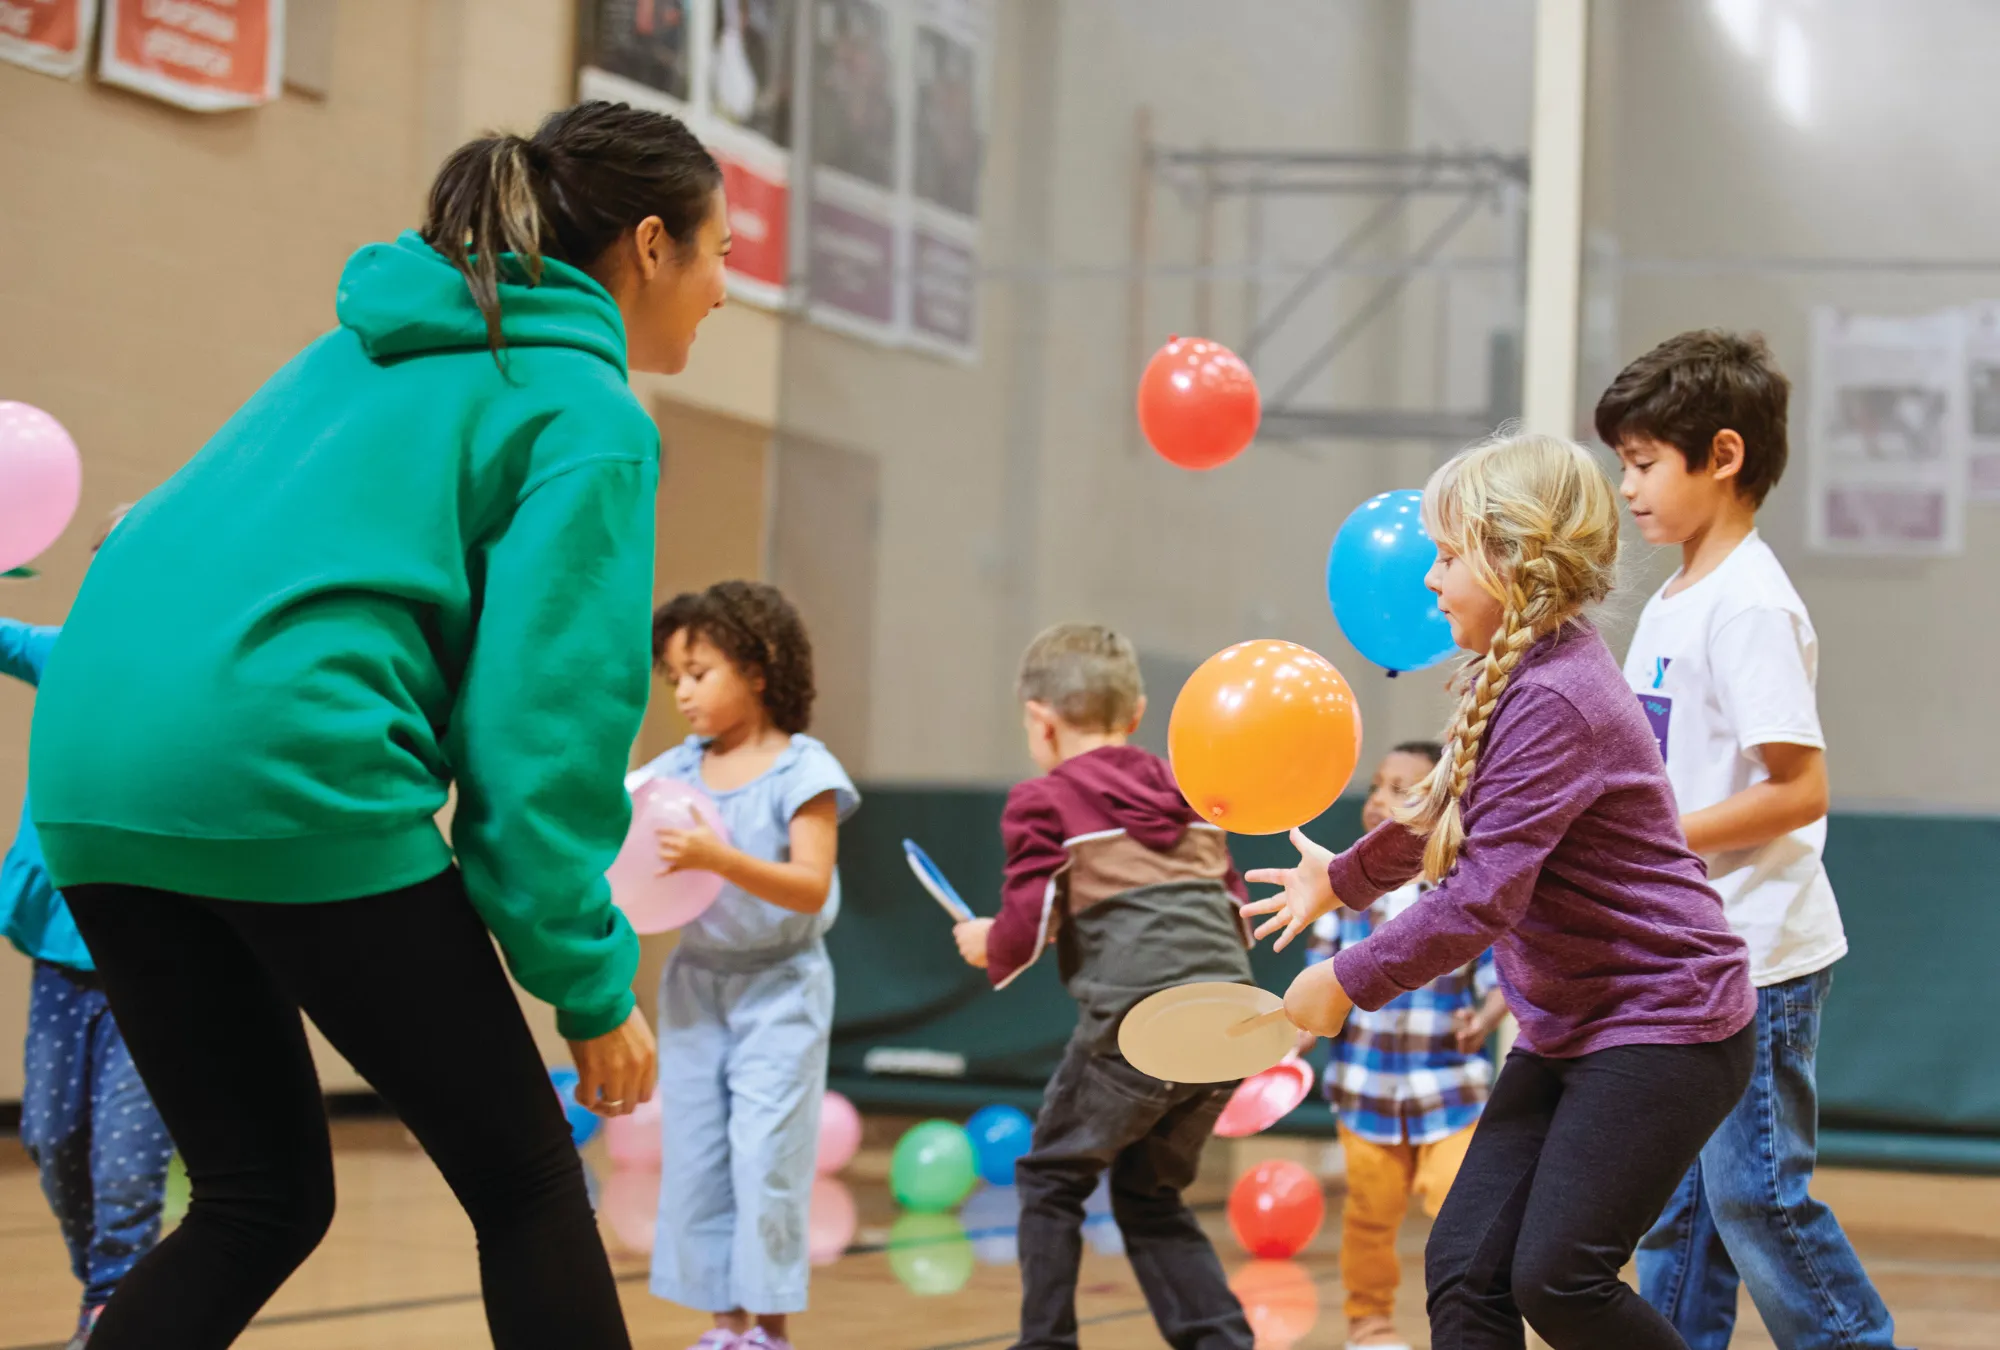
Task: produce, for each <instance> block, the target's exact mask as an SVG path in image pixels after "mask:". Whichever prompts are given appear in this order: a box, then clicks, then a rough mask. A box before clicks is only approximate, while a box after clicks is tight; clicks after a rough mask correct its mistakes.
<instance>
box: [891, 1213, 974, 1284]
mask: <svg viewBox="0 0 2000 1350" xmlns="http://www.w3.org/2000/svg"><path fill="white" fill-rule="evenodd" d="M974 1264H975V1262H974V1259H973V1252H972V1239H971V1238H968V1237H967V1236H966V1235H965V1225H964V1224H962V1223H960V1222H959V1221H958V1216H957V1215H956V1214H905V1215H902V1216H901V1217H899V1218H898V1219H897V1220H896V1222H895V1223H894V1224H893V1225H892V1226H891V1227H890V1229H889V1269H890V1270H892V1271H894V1272H895V1275H896V1278H897V1279H898V1280H901V1281H902V1282H903V1287H904V1288H905V1289H908V1290H909V1291H910V1292H911V1293H913V1294H917V1295H920V1296H922V1297H926V1298H930V1297H935V1296H937V1295H940V1294H956V1293H957V1292H958V1291H959V1290H961V1289H963V1288H965V1282H966V1281H967V1280H969V1279H971V1278H972V1268H973V1266H974Z"/></svg>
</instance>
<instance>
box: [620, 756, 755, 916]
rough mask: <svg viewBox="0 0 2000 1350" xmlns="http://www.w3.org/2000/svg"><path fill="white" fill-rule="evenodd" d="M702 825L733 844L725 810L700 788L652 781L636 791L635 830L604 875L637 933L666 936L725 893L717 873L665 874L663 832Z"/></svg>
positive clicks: (634, 804)
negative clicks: (663, 866) (730, 839)
mask: <svg viewBox="0 0 2000 1350" xmlns="http://www.w3.org/2000/svg"><path fill="white" fill-rule="evenodd" d="M697 821H699V822H700V823H701V824H703V825H706V826H708V828H709V829H710V830H712V831H713V832H714V833H715V837H716V838H718V839H720V840H721V841H722V842H723V843H725V844H727V843H728V842H729V827H728V826H726V825H724V824H723V823H722V814H721V812H719V811H717V810H716V809H715V803H714V802H712V801H710V800H709V799H708V794H707V793H705V792H703V791H702V790H701V789H700V788H698V787H694V786H692V785H690V784H687V783H683V782H681V781H680V780H678V779H673V778H648V779H647V780H646V781H645V782H643V783H641V784H639V786H637V787H635V788H633V789H632V827H631V829H630V830H629V831H627V833H626V835H625V846H624V847H623V848H621V849H619V850H618V857H617V859H616V860H615V861H613V862H612V864H611V870H610V871H608V872H606V873H605V874H604V875H605V876H606V877H607V878H609V879H610V881H611V899H612V903H614V904H616V905H617V906H618V908H620V909H622V910H624V911H625V917H626V918H627V919H629V920H630V921H631V923H632V927H633V928H634V929H635V930H636V931H638V932H641V933H664V932H666V931H667V930H669V929H672V928H680V927H683V926H685V925H687V924H690V923H693V922H694V921H695V920H696V919H698V918H700V917H701V914H702V912H703V911H704V910H706V909H707V908H708V907H709V906H710V905H712V904H714V903H715V898H716V897H717V896H718V895H721V894H722V878H721V877H719V876H717V875H716V874H715V873H713V872H669V873H667V874H666V875H664V876H662V875H661V874H660V838H659V836H660V831H661V830H686V829H692V828H693V827H694V825H695V823H696V822H697Z"/></svg>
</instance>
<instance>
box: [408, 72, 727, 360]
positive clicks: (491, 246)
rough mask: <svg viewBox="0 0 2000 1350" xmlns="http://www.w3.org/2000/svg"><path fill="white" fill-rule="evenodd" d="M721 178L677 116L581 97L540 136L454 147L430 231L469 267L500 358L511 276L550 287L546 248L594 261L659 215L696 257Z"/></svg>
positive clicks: (428, 217)
mask: <svg viewBox="0 0 2000 1350" xmlns="http://www.w3.org/2000/svg"><path fill="white" fill-rule="evenodd" d="M721 186H722V170H721V168H720V167H719V166H718V165H717V164H716V162H715V159H714V157H713V156H711V155H710V154H709V153H708V151H707V150H706V149H704V148H703V146H702V144H701V142H700V141H699V140H697V139H696V138H695V136H694V133H693V132H691V131H689V130H688V129H687V127H686V126H685V125H684V124H682V122H681V121H680V120H679V119H678V118H675V117H669V116H668V115H667V114H665V113H656V112H643V111H640V110H638V109H635V108H631V107H628V106H626V105H625V104H623V103H603V102H591V103H579V104H578V105H576V106H575V107H573V108H566V109H564V110H563V111H561V112H558V113H553V114H551V115H550V116H549V118H548V119H547V120H546V121H544V122H543V123H542V125H541V126H540V127H539V128H537V129H536V131H535V134H534V136H533V137H532V138H530V139H523V138H522V137H520V136H485V137H481V138H480V139H479V140H476V141H471V142H469V143H467V144H465V145H462V146H460V147H459V148H458V149H457V150H455V151H453V152H452V154H451V157H450V158H449V159H447V160H445V162H444V167H442V168H441V169H439V170H438V175H437V179H436V180H435V181H434V182H433V183H432V184H431V193H430V202H429V206H428V208H427V210H426V212H425V217H424V225H423V229H422V231H421V233H422V235H423V238H424V242H425V243H427V244H429V245H430V246H431V247H432V248H434V249H436V250H437V251H438V253H439V254H440V255H442V256H443V258H444V260H445V261H446V262H448V263H450V264H451V265H452V266H453V267H454V268H456V269H458V271H459V273H460V274H461V275H463V276H464V277H465V284H466V286H467V288H468V289H469V290H470V291H471V292H472V299H473V303H474V304H476V305H478V306H479V312H480V314H481V315H483V316H484V317H485V319H486V340H487V345H488V346H489V347H491V348H492V350H493V353H494V355H495V356H496V357H497V356H498V355H499V353H500V350H501V349H502V348H503V347H504V346H506V341H507V340H506V336H505V334H504V333H503V332H502V331H501V327H500V285H501V283H502V282H503V281H516V280H523V281H525V282H526V283H527V284H528V285H530V286H536V285H540V284H541V280H542V262H543V259H545V258H553V259H555V260H556V261H558V262H563V263H568V264H570V265H571V266H574V267H580V268H583V269H585V270H586V271H587V270H589V269H590V268H591V267H592V266H593V265H594V264H596V263H597V262H598V261H599V259H601V258H602V257H603V255H604V253H605V252H606V251H607V250H608V249H609V248H610V247H611V246H612V245H613V244H615V243H617V242H618V240H619V239H620V238H621V237H622V236H623V235H625V234H626V233H627V232H628V231H630V230H631V229H633V228H634V227H635V226H637V225H638V224H639V223H640V222H641V221H643V220H645V219H647V218H648V217H653V216H657V217H658V218H659V220H660V223H661V225H663V226H664V227H665V229H666V232H667V235H668V236H669V237H670V238H671V239H673V240H674V242H675V244H676V245H677V246H678V247H679V249H680V251H681V254H682V256H686V255H687V254H689V253H691V252H692V251H693V249H694V245H695V239H696V236H697V234H698V233H699V232H700V230H701V226H702V222H703V221H705V220H707V219H708V216H709V213H710V212H711V211H712V210H713V209H714V200H715V193H716V191H717V189H718V188H720V187H721Z"/></svg>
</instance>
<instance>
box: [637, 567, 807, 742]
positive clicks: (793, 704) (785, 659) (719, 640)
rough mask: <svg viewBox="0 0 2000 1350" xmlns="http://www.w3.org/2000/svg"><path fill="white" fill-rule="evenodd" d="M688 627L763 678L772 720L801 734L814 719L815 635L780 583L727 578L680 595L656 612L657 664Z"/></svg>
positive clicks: (746, 673) (747, 673)
mask: <svg viewBox="0 0 2000 1350" xmlns="http://www.w3.org/2000/svg"><path fill="white" fill-rule="evenodd" d="M683 631H685V632H686V633H687V635H688V637H689V638H690V639H692V638H697V637H699V638H701V639H703V640H705V641H706V642H708V644H709V645H710V646H712V647H714V648H715V649H716V650H717V651H719V652H721V653H722V654H723V656H724V657H726V658H727V659H728V661H729V664H730V665H732V666H735V667H736V669H737V671H738V672H739V673H740V674H741V675H742V676H743V677H744V678H745V679H746V680H747V679H754V678H757V677H762V679H763V681H764V695H763V697H764V711H765V712H767V713H769V714H770V715H771V725H772V726H775V727H776V728H777V729H778V730H780V731H782V732H784V733H786V734H787V735H797V734H798V733H799V732H802V731H804V730H805V729H806V728H807V727H808V726H810V725H811V724H812V705H813V698H814V696H815V694H816V693H817V692H818V691H817V690H815V689H814V687H813V657H812V639H811V638H809V637H807V636H806V626H805V624H804V623H803V622H802V621H801V620H800V618H799V612H798V610H796V609H794V608H792V602H791V601H789V600H787V599H785V596H784V592H782V591H780V590H779V589H778V588H777V587H776V586H767V585H765V584H764V583H763V582H761V581H721V582H717V583H716V584H715V585H713V586H710V587H709V588H708V589H707V590H705V591H688V592H685V593H683V594H680V595H677V596H675V597H674V598H673V599H671V600H669V601H667V603H666V604H664V605H661V606H660V607H659V608H658V609H657V610H655V611H654V612H653V664H654V665H655V666H659V667H662V668H664V666H665V665H666V659H667V643H668V642H669V641H671V640H672V639H673V636H674V634H676V633H679V632H683Z"/></svg>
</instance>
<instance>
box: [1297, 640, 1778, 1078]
mask: <svg viewBox="0 0 2000 1350" xmlns="http://www.w3.org/2000/svg"><path fill="white" fill-rule="evenodd" d="M1461 806H1462V807H1463V810H1464V819H1465V831H1466V839H1465V847H1464V849H1463V850H1462V851H1461V853H1460V854H1459V861H1458V866H1457V868H1456V870H1454V871H1453V872H1452V873H1451V874H1450V875H1449V876H1447V877H1446V878H1445V879H1444V881H1443V883H1442V884H1440V885H1438V886H1437V887H1435V888H1434V889H1432V890H1430V891H1429V892H1427V893H1426V894H1425V895H1424V897H1423V898H1422V899H1421V900H1419V901H1417V902H1416V903H1415V904H1414V905H1412V906H1411V907H1410V908H1409V909H1407V910H1405V911H1404V912H1403V913H1402V914H1400V915H1398V916H1397V917H1396V918H1394V919H1392V920H1390V921H1389V922H1388V923H1386V924H1383V925H1382V926H1381V927H1380V928H1378V929H1376V930H1375V932H1374V933H1373V934H1372V935H1371V936H1370V937H1369V939H1368V940H1367V941H1366V942H1363V943H1359V944H1357V945H1356V946H1353V947H1349V948H1347V949H1345V950H1343V951H1342V952H1341V953H1340V954H1339V955H1338V956H1336V957H1335V958H1334V963H1333V964H1334V973H1335V975H1336V977H1337V978H1338V979H1339V981H1340V986H1341V988H1342V989H1344V990H1346V991H1347V994H1348V996H1349V997H1350V998H1352V999H1353V1000H1354V1002H1355V1004H1356V1006H1358V1007H1362V1008H1370V1009H1373V1008H1379V1007H1381V1006H1382V1005H1383V1004H1385V1003H1387V1002H1388V1001H1389V1000H1390V999H1392V998H1394V997H1396V996H1397V995H1398V994H1401V993H1403V992H1405V991H1406V990H1410V989H1416V988H1420V987H1421V986H1423V985H1425V984H1428V983H1429V982H1430V981H1432V980H1433V979H1436V978H1437V977H1438V976H1440V975H1442V974H1444V973H1445V972H1447V971H1451V970H1457V969H1459V968H1460V967H1461V966H1464V965H1465V964H1466V963H1467V962H1468V961H1471V960H1472V959H1473V958H1474V957H1476V956H1478V955H1479V953H1480V952H1482V951H1484V950H1485V949H1486V948H1487V947H1488V946H1491V947H1492V948H1493V951H1494V957H1495V959H1496V961H1497V963H1498V966H1499V972H1500V981H1501V984H1502V986H1503V987H1504V988H1505V990H1506V994H1507V1004H1508V1007H1510V1008H1511V1009H1512V1010H1513V1012H1514V1015H1515V1016H1516V1017H1517V1018H1519V1019H1520V1024H1521V1034H1520V1039H1519V1044H1520V1046H1521V1048H1522V1049H1524V1050H1528V1051H1531V1052H1533V1053H1535V1054H1539V1055H1547V1056H1551V1057H1555V1058H1570V1057H1573V1056H1576V1055H1585V1054H1589V1053H1591V1052H1592V1051H1595V1050H1605V1049H1609V1048H1610V1047H1612V1046H1616V1045H1697V1044H1703V1043H1706V1042H1711V1041H1720V1040H1725V1039H1727V1038H1728V1037H1729V1036H1731V1035H1734V1034H1735V1033H1736V1032H1737V1031H1740V1030H1741V1029H1742V1028H1743V1027H1744V1026H1745V1025H1746V1024H1747V1023H1748V1022H1749V1021H1750V1019H1751V1017H1752V1016H1753V1015H1754V1013H1755V1011H1756V1006H1757V996H1756V993H1755V991H1754V990H1753V989H1752V988H1751V985H1750V961H1749V955H1748V951H1747V949H1746V948H1745V946H1744V943H1743V940H1742V939H1741V938H1739V937H1737V936H1736V935H1735V934H1734V933H1733V932H1731V931H1730V929H1729V925H1728V923H1727V922H1726V921H1725V920H1724V919H1723V916H1722V901H1721V900H1720V899H1718V898H1717V896H1716V894H1715V892H1714V891H1713V890H1711V889H1709V885H1708V880H1707V872H1706V870H1705V869H1704V867H1703V865H1702V862H1701V860H1700V859H1699V858H1697V857H1696V856H1695V855H1694V854H1693V853H1690V852H1689V851H1688V847H1687V840H1686V837H1685V836H1684V835H1683V834H1682V832H1681V825H1680V816H1679V813H1678V812H1677V811H1676V809H1675V806H1674V794H1673V789H1672V787H1671V786H1669V784H1668V782H1667V773H1666V768H1665V766H1664V765H1663V764H1661V762H1660V750H1659V743H1658V742H1657V741H1656V740H1655V739H1654V736H1653V732H1652V729H1651V728H1650V727H1649V726H1648V725H1647V722H1646V716H1645V713H1644V712H1643V711H1642V710H1641V709H1640V707H1639V702H1638V700H1637V699H1635V698H1634V697H1633V696H1632V691H1631V689H1630V687H1629V686H1627V684H1626V683H1625V677H1624V675H1623V674H1622V673H1621V672H1620V671H1619V669H1618V663H1617V662H1616V661H1614V660H1613V659H1612V656H1611V653H1610V651H1609V650H1608V649H1607V648H1606V647H1605V645H1604V639H1603V638H1601V637H1599V636H1598V634H1597V631H1596V629H1594V628H1592V627H1590V626H1589V625H1588V624H1583V623H1576V624H1572V625H1570V626H1569V627H1568V628H1566V629H1564V630H1563V631H1562V632H1560V633H1558V634H1556V635H1555V636H1553V637H1549V638H1545V639H1543V640H1542V641H1541V642H1539V643H1537V644H1536V645H1535V646H1534V647H1532V648H1530V649H1529V651H1528V652H1527V653H1526V655H1524V656H1523V657H1522V658H1521V664H1520V665H1519V666H1518V667H1517V668H1516V669H1515V672H1514V678H1513V680H1512V681H1511V682H1510V683H1509V685H1508V687H1507V691H1506V693H1504V694H1503V695H1501V697H1500V703H1499V706H1498V707H1497V708H1495V709H1494V713H1493V724H1492V725H1491V726H1490V727H1489V728H1488V729H1487V733H1486V744H1485V747H1484V749H1483V750H1482V751H1481V753H1480V756H1479V766H1478V768H1477V770H1476V771H1475V772H1474V774H1473V780H1472V785H1471V787H1470V789H1469V790H1468V791H1467V793H1466V795H1465V798H1464V800H1463V801H1462V803H1461ZM1423 852H1424V841H1423V840H1422V839H1421V838H1420V837H1419V836H1417V835H1415V834H1412V833H1411V832H1410V831H1409V830H1407V829H1405V828H1404V827H1402V826H1401V825H1397V824H1393V823H1392V824H1388V825H1384V826H1382V827H1381V828H1380V829H1377V830H1375V831H1374V832H1373V833H1371V834H1369V835H1368V836H1367V837H1366V838H1364V839H1362V840H1361V841H1360V842H1359V843H1357V844H1356V845H1355V846H1354V847H1353V848H1351V849H1349V850H1348V851H1347V852H1345V853H1343V854H1341V855H1340V856H1339V857H1337V858H1335V859H1334V860H1333V862H1332V863H1331V864H1330V865H1329V866H1328V868H1327V875H1328V877H1329V878H1330V879H1331V880H1332V882H1333V892H1334V894H1335V895H1337V896H1338V897H1339V898H1340V900H1341V903H1343V904H1345V905H1348V906H1349V907H1351V908H1354V909H1365V908H1367V907H1368V906H1369V905H1371V904H1373V903H1374V902H1375V901H1376V900H1377V899H1379V898H1380V897H1381V896H1383V895H1385V894H1387V893H1388V892H1389V891H1392V890H1394V889H1395V888H1396V887H1398V886H1401V885H1403V884H1404V883H1405V882H1407V881H1409V880H1410V879H1411V878H1413V877H1415V876H1417V875H1418V873H1419V872H1420V871H1421V870H1422V867H1423Z"/></svg>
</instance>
